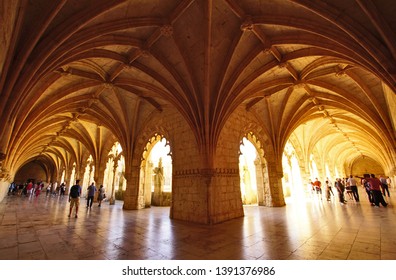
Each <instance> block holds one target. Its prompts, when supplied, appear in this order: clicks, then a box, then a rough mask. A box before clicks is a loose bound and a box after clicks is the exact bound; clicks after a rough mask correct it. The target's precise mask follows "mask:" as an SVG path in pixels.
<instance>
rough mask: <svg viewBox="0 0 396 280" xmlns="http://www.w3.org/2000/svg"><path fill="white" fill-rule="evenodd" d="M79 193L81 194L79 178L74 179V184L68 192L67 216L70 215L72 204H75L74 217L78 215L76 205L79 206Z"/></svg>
mask: <svg viewBox="0 0 396 280" xmlns="http://www.w3.org/2000/svg"><path fill="white" fill-rule="evenodd" d="M80 195H81V187H80V180H76V184H75V185H73V186H72V187H71V188H70V192H69V202H70V210H69V216H68V217H70V216H71V213H72V210H73V207H74V205H76V215H75V216H74V217H75V218H77V217H78V207H79V206H80Z"/></svg>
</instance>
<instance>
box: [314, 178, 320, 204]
mask: <svg viewBox="0 0 396 280" xmlns="http://www.w3.org/2000/svg"><path fill="white" fill-rule="evenodd" d="M313 185H314V187H315V191H316V194H317V195H318V196H319V198H320V199H322V182H320V181H319V180H318V178H315V182H313Z"/></svg>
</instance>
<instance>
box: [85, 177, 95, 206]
mask: <svg viewBox="0 0 396 280" xmlns="http://www.w3.org/2000/svg"><path fill="white" fill-rule="evenodd" d="M96 191H97V189H96V186H95V184H94V183H93V182H92V184H91V185H90V186H89V187H88V199H87V208H92V203H93V200H94V197H95V193H96Z"/></svg>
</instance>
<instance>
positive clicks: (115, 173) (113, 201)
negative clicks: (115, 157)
mask: <svg viewBox="0 0 396 280" xmlns="http://www.w3.org/2000/svg"><path fill="white" fill-rule="evenodd" d="M117 168H118V161H114V167H113V182H112V184H111V195H110V200H109V202H110V205H114V204H115V197H114V189H115V184H116V182H117V178H116V175H117Z"/></svg>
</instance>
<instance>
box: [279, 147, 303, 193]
mask: <svg viewBox="0 0 396 280" xmlns="http://www.w3.org/2000/svg"><path fill="white" fill-rule="evenodd" d="M282 166H283V178H282V186H283V193H284V196H285V199H293V200H297V201H301V200H302V199H304V198H305V196H306V189H305V187H304V183H303V180H302V176H301V167H300V164H299V160H298V157H297V152H296V150H295V148H294V147H293V145H292V144H291V143H290V141H288V142H287V143H286V145H285V148H284V151H283V158H282Z"/></svg>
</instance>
